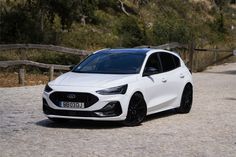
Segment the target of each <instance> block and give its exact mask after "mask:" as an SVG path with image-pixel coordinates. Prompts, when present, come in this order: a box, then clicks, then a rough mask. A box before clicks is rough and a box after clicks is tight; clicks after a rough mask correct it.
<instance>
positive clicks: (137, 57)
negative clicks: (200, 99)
mask: <svg viewBox="0 0 236 157" xmlns="http://www.w3.org/2000/svg"><path fill="white" fill-rule="evenodd" d="M192 98H193V85H192V75H191V73H190V71H189V70H188V68H187V67H186V66H185V64H184V62H183V61H182V59H181V58H180V57H179V55H178V54H176V53H174V52H170V51H166V50H161V49H149V48H139V49H133V48H132V49H104V50H100V51H97V52H94V53H93V54H92V55H90V56H89V57H87V58H86V59H85V60H84V61H82V62H81V63H80V64H79V65H77V66H75V67H73V69H72V70H71V71H70V72H67V73H65V74H63V75H61V76H59V77H58V78H57V79H55V80H54V81H51V82H49V83H48V84H47V85H46V87H45V90H44V93H43V111H44V113H45V115H46V116H47V117H48V118H49V119H51V120H53V121H55V122H61V121H65V120H68V119H88V120H105V121H122V122H123V124H125V125H128V126H135V125H138V124H140V123H141V122H142V121H143V120H144V119H145V117H146V115H150V114H153V113H157V112H161V111H164V110H169V109H176V111H177V112H178V113H188V112H189V111H190V109H191V106H192Z"/></svg>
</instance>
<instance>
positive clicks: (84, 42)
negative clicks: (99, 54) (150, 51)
mask: <svg viewBox="0 0 236 157" xmlns="http://www.w3.org/2000/svg"><path fill="white" fill-rule="evenodd" d="M229 1H230V0H226V1H224V0H214V1H212V6H214V5H213V3H215V4H216V5H217V6H218V7H212V8H210V7H208V6H206V5H205V3H203V2H193V1H188V0H158V1H157V0H123V1H122V2H123V3H124V8H125V9H126V11H127V12H128V13H129V16H126V15H125V13H124V11H123V10H122V9H121V3H120V2H119V1H118V0H6V1H2V4H1V9H0V14H1V18H0V43H45V44H55V45H64V46H69V47H76V48H81V49H98V48H103V47H118V46H119V47H134V46H138V45H143V44H148V45H159V44H164V43H166V42H181V43H187V42H189V40H195V41H196V42H201V43H204V44H208V43H213V42H214V41H223V40H222V39H223V38H224V37H227V36H230V38H233V37H231V36H232V34H231V33H228V32H229V30H228V28H227V27H228V26H229V24H230V20H231V19H229V17H227V16H226V12H227V10H229V9H228V8H227V7H228V2H229ZM231 9H232V8H231ZM234 11H235V9H234ZM231 12H233V11H231ZM232 23H233V22H232ZM206 34H207V35H206Z"/></svg>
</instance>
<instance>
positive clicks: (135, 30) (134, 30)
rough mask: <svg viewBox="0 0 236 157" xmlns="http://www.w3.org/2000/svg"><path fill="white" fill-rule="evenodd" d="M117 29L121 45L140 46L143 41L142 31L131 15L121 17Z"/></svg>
mask: <svg viewBox="0 0 236 157" xmlns="http://www.w3.org/2000/svg"><path fill="white" fill-rule="evenodd" d="M117 30H118V35H119V36H120V40H121V45H122V46H124V47H134V46H140V45H142V44H143V43H144V38H143V32H142V30H141V29H140V28H139V26H138V23H137V20H136V19H135V18H134V17H132V16H123V17H121V19H120V24H119V26H118V28H117Z"/></svg>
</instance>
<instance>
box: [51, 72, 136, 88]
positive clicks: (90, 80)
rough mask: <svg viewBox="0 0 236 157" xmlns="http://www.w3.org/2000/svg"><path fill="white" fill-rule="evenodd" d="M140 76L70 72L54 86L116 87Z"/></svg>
mask: <svg viewBox="0 0 236 157" xmlns="http://www.w3.org/2000/svg"><path fill="white" fill-rule="evenodd" d="M137 76H138V74H125V75H123V74H122V75H121V74H117V75H116V74H87V73H86V74H85V73H75V72H68V73H65V74H63V75H61V76H59V77H58V78H56V79H55V80H54V81H52V82H50V85H53V86H78V87H114V86H119V85H123V84H128V83H130V82H133V81H135V80H136V79H137Z"/></svg>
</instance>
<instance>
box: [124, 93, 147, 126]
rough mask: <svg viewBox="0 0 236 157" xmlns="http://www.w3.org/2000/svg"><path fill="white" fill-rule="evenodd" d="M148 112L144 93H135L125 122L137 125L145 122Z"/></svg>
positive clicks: (127, 124) (129, 124) (125, 123)
mask: <svg viewBox="0 0 236 157" xmlns="http://www.w3.org/2000/svg"><path fill="white" fill-rule="evenodd" d="M146 114H147V106H146V103H145V100H144V99H143V96H142V94H140V93H135V94H134V95H133V96H132V97H131V100H130V103H129V108H128V113H127V116H126V119H125V121H123V124H124V125H126V126H137V125H139V124H140V123H142V122H143V120H144V119H145V117H146Z"/></svg>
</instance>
